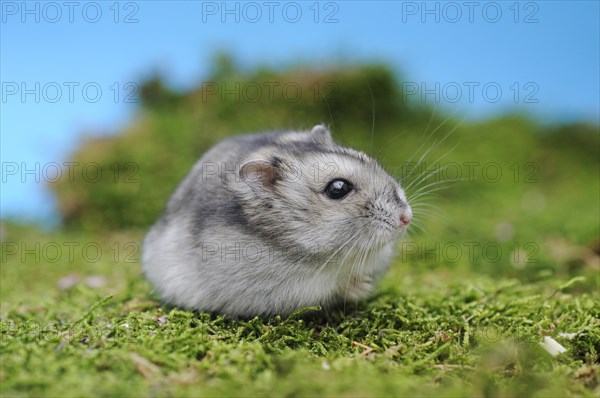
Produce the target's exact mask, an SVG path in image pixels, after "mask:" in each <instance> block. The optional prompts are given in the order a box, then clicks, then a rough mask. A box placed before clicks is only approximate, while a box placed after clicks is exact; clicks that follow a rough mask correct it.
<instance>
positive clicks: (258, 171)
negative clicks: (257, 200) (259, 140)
mask: <svg viewBox="0 0 600 398" xmlns="http://www.w3.org/2000/svg"><path fill="white" fill-rule="evenodd" d="M280 162H281V161H280V160H279V159H278V158H274V159H273V160H272V161H271V162H269V161H266V160H250V161H248V162H246V163H244V164H243V165H242V166H241V167H240V178H241V179H242V181H244V182H245V183H246V184H247V185H248V186H249V187H250V188H251V189H252V191H253V192H254V193H255V194H259V193H261V192H265V191H269V190H271V189H273V186H274V185H275V183H276V182H277V180H280V179H281V170H280V168H279V163H280Z"/></svg>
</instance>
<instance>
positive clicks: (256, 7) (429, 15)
mask: <svg viewBox="0 0 600 398" xmlns="http://www.w3.org/2000/svg"><path fill="white" fill-rule="evenodd" d="M0 7H1V12H2V14H1V31H0V46H1V47H0V80H1V82H2V98H1V99H0V100H1V101H0V105H1V110H0V119H1V122H0V131H1V149H0V154H1V158H2V192H1V202H0V206H1V207H0V211H1V215H2V217H10V218H17V219H22V220H29V221H39V222H42V223H49V222H52V220H56V212H55V208H54V203H53V200H52V196H51V195H50V194H49V193H48V192H47V190H46V189H45V187H44V177H48V176H50V178H51V176H52V175H51V173H50V172H51V171H52V170H50V169H48V168H46V169H44V167H46V166H47V165H48V164H51V163H58V164H59V165H62V162H65V161H67V159H68V154H69V152H70V151H72V150H73V149H74V148H76V146H77V144H78V143H79V142H81V139H82V138H83V137H85V136H86V135H89V134H98V132H99V131H103V132H112V131H116V130H118V129H119V127H120V126H123V125H124V124H126V123H128V121H130V120H132V117H133V115H134V112H135V109H136V105H135V104H131V103H126V101H124V98H125V97H126V96H127V94H128V93H129V92H130V89H131V88H132V87H134V86H128V85H127V84H128V83H129V82H136V81H139V80H140V78H142V77H144V76H147V75H148V74H150V73H152V72H153V71H161V72H163V73H164V74H166V75H167V76H168V78H169V82H170V83H171V84H172V85H173V86H175V87H178V88H181V89H185V88H187V87H192V86H194V85H195V84H198V83H199V82H201V81H202V78H203V77H205V76H206V74H207V73H208V71H209V67H210V61H211V59H212V57H213V55H214V54H215V52H217V51H220V50H227V51H228V52H230V53H231V54H233V55H234V56H235V58H236V59H237V60H238V61H239V63H240V64H241V65H243V66H248V67H251V66H253V65H270V66H281V67H284V66H286V65H293V64H294V63H296V62H302V63H304V64H308V65H314V66H319V65H323V64H326V63H334V62H339V61H353V62H354V61H369V60H376V61H384V62H386V63H388V64H389V65H390V66H391V67H392V68H394V70H395V71H397V73H398V75H399V76H403V77H404V78H405V80H406V84H407V87H409V88H410V89H411V90H413V92H414V93H413V94H411V98H412V100H417V101H419V100H420V101H427V102H429V103H439V105H440V107H442V108H444V109H448V110H452V109H454V108H457V107H458V108H460V109H461V111H463V112H464V113H466V114H467V116H468V117H469V118H471V119H481V118H486V117H490V116H493V115H498V114H502V113H504V112H507V111H509V110H519V111H522V112H526V113H529V114H532V115H534V116H536V117H538V118H539V119H540V120H542V121H545V122H555V121H566V120H575V119H584V120H591V121H598V119H599V117H600V116H599V115H600V110H599V109H600V106H599V97H600V82H599V70H600V61H599V58H600V54H599V53H600V50H599V48H600V43H599V41H600V40H599V37H600V31H599V20H600V8H599V2H597V1H537V2H532V1H529V2H528V1H524V2H516V1H506V2H504V1H498V2H488V1H481V2H479V1H474V2H463V1H458V2H436V1H430V2H422V1H418V2H411V1H408V2H407V1H337V2H336V1H321V2H316V1H297V2H279V1H264V2H263V1H256V2H235V1H231V2H222V1H218V2H211V1H209V2H206V1H204V2H202V1H179V2H178V1H122V2H116V1H96V2H89V1H74V2H71V3H68V2H67V3H65V2H62V1H58V2H46V1H41V2H36V1H32V2H26V3H24V2H22V1H2V2H0ZM423 89H425V90H429V92H430V93H429V94H425V95H424V96H423V94H424V91H423ZM71 90H72V91H71ZM98 90H100V91H98ZM471 90H472V91H471ZM498 90H500V91H498ZM117 94H118V97H117ZM436 95H437V97H436ZM25 170H33V171H32V172H31V173H27V172H25ZM36 170H37V171H36ZM63 170H66V169H63ZM44 171H46V173H47V174H46V175H44ZM36 178H39V180H40V183H37V182H36Z"/></svg>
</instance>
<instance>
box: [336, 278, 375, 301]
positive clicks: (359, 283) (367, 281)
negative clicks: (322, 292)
mask: <svg viewBox="0 0 600 398" xmlns="http://www.w3.org/2000/svg"><path fill="white" fill-rule="evenodd" d="M371 290H373V279H372V278H371V277H369V276H363V275H352V277H350V281H349V283H348V286H347V287H346V289H345V290H344V291H343V292H342V293H343V294H342V296H343V297H344V299H345V300H350V301H358V300H363V299H365V298H367V296H368V295H369V293H370V292H371Z"/></svg>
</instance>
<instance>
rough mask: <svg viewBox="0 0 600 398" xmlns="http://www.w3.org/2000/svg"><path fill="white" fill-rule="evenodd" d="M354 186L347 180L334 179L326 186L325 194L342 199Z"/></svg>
mask: <svg viewBox="0 0 600 398" xmlns="http://www.w3.org/2000/svg"><path fill="white" fill-rule="evenodd" d="M353 188H354V187H353V186H352V184H351V183H349V182H348V181H346V180H333V181H331V182H330V183H329V184H328V185H327V188H325V195H327V196H329V197H330V198H331V199H341V198H343V197H344V196H346V195H348V193H350V191H352V189H353Z"/></svg>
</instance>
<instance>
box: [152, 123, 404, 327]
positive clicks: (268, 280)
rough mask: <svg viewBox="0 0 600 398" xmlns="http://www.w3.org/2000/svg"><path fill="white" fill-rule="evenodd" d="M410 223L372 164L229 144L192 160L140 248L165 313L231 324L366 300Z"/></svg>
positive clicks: (326, 147)
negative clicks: (174, 310) (223, 318)
mask: <svg viewBox="0 0 600 398" xmlns="http://www.w3.org/2000/svg"><path fill="white" fill-rule="evenodd" d="M411 217H412V212H411V208H410V206H409V204H408V203H407V200H406V196H405V193H404V191H403V189H402V188H401V186H400V184H399V183H398V182H397V181H396V180H395V179H394V178H392V177H391V176H390V175H388V174H387V173H386V172H385V171H384V170H383V168H382V167H381V166H380V165H379V163H378V162H377V161H375V160H374V159H372V158H370V157H369V156H367V155H365V154H364V153H362V152H358V151H355V150H353V149H349V148H345V147H342V146H339V145H337V144H335V143H334V142H333V140H332V138H331V134H330V132H329V130H328V129H327V128H326V127H325V126H323V125H317V126H315V127H314V128H313V129H312V130H311V131H300V132H298V131H289V132H274V133H262V134H254V135H244V136H237V137H233V138H228V139H225V140H223V141H221V142H220V143H218V144H217V145H216V146H214V147H213V148H212V149H210V150H209V151H208V152H206V153H205V154H204V156H202V157H201V158H200V160H198V162H197V163H196V164H195V165H194V167H193V168H192V171H191V172H190V173H189V174H188V175H187V176H186V177H185V179H184V180H183V182H181V184H180V185H179V186H178V187H177V189H176V190H175V192H174V193H173V195H172V197H171V198H170V199H169V201H168V203H167V206H166V209H165V211H164V214H163V215H162V216H161V217H160V219H159V220H158V221H157V222H156V224H155V225H154V226H153V227H152V229H151V230H150V232H149V233H148V235H147V236H146V238H145V240H144V246H143V257H142V262H143V270H144V273H145V275H146V276H147V278H148V279H149V280H150V281H151V282H152V284H153V285H154V288H155V289H156V291H157V292H158V294H159V295H160V297H161V298H162V299H163V300H164V301H165V302H167V303H169V304H172V305H175V306H179V307H184V308H188V309H195V310H204V311H209V312H215V313H219V314H226V315H230V316H233V317H244V318H247V317H252V316H256V315H260V316H269V315H276V314H279V315H282V316H286V315H289V314H290V313H292V312H294V311H296V310H298V309H300V308H303V307H307V306H313V305H320V306H322V307H325V308H327V307H330V306H332V305H335V304H336V303H341V302H346V301H354V300H359V299H363V298H365V297H366V296H367V295H368V294H369V292H370V291H371V289H372V287H373V284H374V283H375V282H376V281H377V280H378V279H379V278H380V277H381V275H382V274H383V273H384V272H385V270H386V268H387V267H388V264H389V262H390V260H391V258H392V256H393V254H394V241H395V240H396V239H397V238H399V237H400V236H401V235H402V234H403V233H404V232H405V231H406V228H407V227H408V224H409V223H410V221H411Z"/></svg>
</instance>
